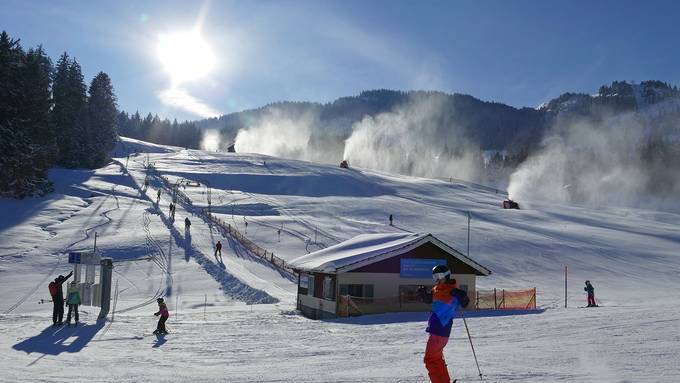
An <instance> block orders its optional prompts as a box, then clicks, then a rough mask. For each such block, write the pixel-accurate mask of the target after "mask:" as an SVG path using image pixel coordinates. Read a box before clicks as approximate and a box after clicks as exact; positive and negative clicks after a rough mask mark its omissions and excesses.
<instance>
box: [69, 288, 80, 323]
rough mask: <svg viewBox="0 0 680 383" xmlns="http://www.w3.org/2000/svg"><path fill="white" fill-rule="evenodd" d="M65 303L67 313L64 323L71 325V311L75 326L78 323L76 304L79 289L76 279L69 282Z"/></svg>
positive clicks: (78, 298) (78, 300)
mask: <svg viewBox="0 0 680 383" xmlns="http://www.w3.org/2000/svg"><path fill="white" fill-rule="evenodd" d="M66 297H67V298H66V304H67V305H68V314H67V315H66V325H67V326H70V325H71V312H73V314H74V317H75V320H76V326H77V325H78V305H79V304H80V291H78V285H77V284H76V281H73V282H71V284H70V285H69V287H68V292H67V293H66Z"/></svg>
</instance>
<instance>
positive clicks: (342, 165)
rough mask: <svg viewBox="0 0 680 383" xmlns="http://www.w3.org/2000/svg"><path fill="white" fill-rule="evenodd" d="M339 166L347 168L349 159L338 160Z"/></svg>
mask: <svg viewBox="0 0 680 383" xmlns="http://www.w3.org/2000/svg"><path fill="white" fill-rule="evenodd" d="M340 167H341V168H343V169H349V161H347V160H342V162H340Z"/></svg>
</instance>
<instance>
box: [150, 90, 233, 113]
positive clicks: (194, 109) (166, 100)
mask: <svg viewBox="0 0 680 383" xmlns="http://www.w3.org/2000/svg"><path fill="white" fill-rule="evenodd" d="M158 98H159V99H160V100H161V102H162V103H163V104H166V105H169V106H172V107H174V108H177V109H181V110H184V111H186V112H189V113H193V114H195V115H197V116H200V117H203V118H208V117H217V116H219V115H220V113H219V112H218V111H217V110H215V109H213V108H212V107H211V106H209V105H207V104H206V103H204V102H203V101H201V100H199V99H197V98H196V97H194V96H192V95H190V94H189V93H188V92H187V91H186V90H184V89H182V88H178V87H172V88H168V89H166V90H163V91H160V92H158Z"/></svg>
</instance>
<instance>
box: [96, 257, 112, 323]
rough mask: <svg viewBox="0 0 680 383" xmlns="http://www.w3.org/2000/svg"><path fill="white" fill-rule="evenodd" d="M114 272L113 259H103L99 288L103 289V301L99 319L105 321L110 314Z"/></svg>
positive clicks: (100, 303)
mask: <svg viewBox="0 0 680 383" xmlns="http://www.w3.org/2000/svg"><path fill="white" fill-rule="evenodd" d="M112 270H113V259H111V258H103V259H102V260H101V275H100V276H99V286H100V289H101V299H100V302H99V305H100V307H101V311H99V317H98V318H97V319H104V318H106V316H107V315H108V314H109V305H110V303H111V271H112Z"/></svg>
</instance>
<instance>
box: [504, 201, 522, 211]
mask: <svg viewBox="0 0 680 383" xmlns="http://www.w3.org/2000/svg"><path fill="white" fill-rule="evenodd" d="M501 207H503V209H518V210H519V204H518V203H517V202H515V201H513V200H511V199H506V200H505V201H503V203H502V204H501Z"/></svg>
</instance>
